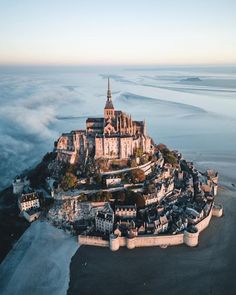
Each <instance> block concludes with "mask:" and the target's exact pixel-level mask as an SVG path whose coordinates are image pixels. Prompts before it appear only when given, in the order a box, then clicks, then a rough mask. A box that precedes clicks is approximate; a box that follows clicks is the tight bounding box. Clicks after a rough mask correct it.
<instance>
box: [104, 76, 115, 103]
mask: <svg viewBox="0 0 236 295" xmlns="http://www.w3.org/2000/svg"><path fill="white" fill-rule="evenodd" d="M107 86H108V87H107V101H106V105H105V109H114V107H113V103H112V98H111V88H110V79H109V77H108V85H107Z"/></svg>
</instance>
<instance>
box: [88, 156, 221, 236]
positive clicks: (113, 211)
mask: <svg viewBox="0 0 236 295" xmlns="http://www.w3.org/2000/svg"><path fill="white" fill-rule="evenodd" d="M175 153H177V152H175ZM178 155H179V156H178ZM178 155H177V154H176V157H177V158H178V164H177V165H171V164H164V161H162V156H161V153H159V154H158V156H159V161H157V163H158V164H157V165H156V166H155V168H154V170H153V172H152V173H151V174H150V175H149V177H148V178H147V180H146V183H145V184H144V187H143V189H142V192H141V193H139V200H141V201H142V204H143V205H141V206H140V205H139V207H138V206H137V204H133V205H124V204H116V203H111V204H110V205H109V213H108V211H107V207H106V209H105V206H107V205H105V206H104V210H103V209H102V208H100V211H99V212H97V214H95V216H94V224H95V230H96V232H100V233H101V234H102V235H109V234H112V233H113V234H115V235H118V236H127V235H133V236H138V235H144V234H153V235H159V234H164V233H168V234H173V235H174V234H177V233H180V232H183V231H184V230H185V229H187V228H189V227H191V226H194V225H196V224H198V223H199V222H200V221H201V220H203V219H204V218H206V217H207V216H208V215H209V213H210V211H211V209H212V207H213V204H214V197H215V195H216V193H217V186H218V174H217V172H214V171H213V170H207V171H206V172H205V173H200V172H199V171H198V170H197V169H196V168H195V167H194V165H193V163H192V162H187V161H186V160H185V159H183V158H182V156H181V155H180V154H179V153H178ZM148 188H149V189H150V190H151V192H147V189H148ZM107 204H108V203H107Z"/></svg>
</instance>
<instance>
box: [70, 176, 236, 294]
mask: <svg viewBox="0 0 236 295" xmlns="http://www.w3.org/2000/svg"><path fill="white" fill-rule="evenodd" d="M223 183H224V180H223ZM224 184H225V183H224ZM226 185H227V183H226ZM227 187H228V188H225V187H224V188H222V189H220V191H219V194H218V197H217V199H218V202H219V203H222V204H223V206H224V211H225V214H224V216H223V217H222V218H215V217H213V218H212V221H211V223H210V225H209V227H208V228H207V229H206V230H205V231H204V232H202V233H201V235H200V241H199V246H198V247H196V248H189V247H187V246H185V245H181V246H177V247H168V248H167V249H161V248H159V247H156V248H140V249H134V250H128V249H126V248H120V250H119V251H117V252H111V251H110V250H109V249H105V248H97V247H91V246H81V247H80V248H79V249H78V251H77V252H76V254H75V255H74V257H73V258H72V261H71V265H70V271H71V274H70V284H69V289H68V294H69V295H75V294H76V295H78V294H103V295H106V294H119V295H120V294H122V295H123V294H136V295H137V294H145V295H146V294H161V295H164V294H168V295H172V294H196V295H197V294H232V295H233V294H236V280H235V273H236V254H235V253H236V234H235V233H236V232H235V228H236V215H235V212H236V190H235V189H234V188H233V187H232V188H231V187H230V184H229V183H228V185H227Z"/></svg>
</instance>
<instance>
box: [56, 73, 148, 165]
mask: <svg viewBox="0 0 236 295" xmlns="http://www.w3.org/2000/svg"><path fill="white" fill-rule="evenodd" d="M55 148H56V151H57V158H58V159H59V160H61V161H69V162H70V163H75V162H76V161H77V160H79V159H81V158H82V159H84V158H85V157H86V155H88V154H94V155H95V158H108V159H110V158H117V159H125V158H129V157H130V156H132V155H133V154H134V153H135V151H136V150H137V149H141V150H142V151H143V152H145V153H151V152H152V150H153V149H152V139H151V137H149V136H148V135H147V131H146V123H145V121H134V120H133V119H132V117H131V115H128V114H126V113H124V112H122V111H118V110H115V108H114V106H113V102H112V95H111V89H110V81H109V79H108V90H107V100H106V104H105V107H104V117H102V118H88V119H87V120H86V130H77V131H71V132H70V133H64V134H62V136H61V137H60V138H59V139H58V141H57V142H56V143H55Z"/></svg>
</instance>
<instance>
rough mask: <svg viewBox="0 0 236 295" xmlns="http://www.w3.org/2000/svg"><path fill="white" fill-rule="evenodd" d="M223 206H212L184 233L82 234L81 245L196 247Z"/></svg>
mask: <svg viewBox="0 0 236 295" xmlns="http://www.w3.org/2000/svg"><path fill="white" fill-rule="evenodd" d="M220 210H222V206H219V205H216V206H214V205H212V208H211V210H210V212H209V214H208V216H207V217H206V218H204V219H203V220H202V221H200V222H199V223H198V224H196V225H195V226H194V229H195V230H194V231H191V232H190V231H188V230H185V231H184V232H183V233H179V234H176V235H158V236H156V235H145V236H137V237H133V238H127V237H119V236H116V235H114V234H111V235H110V240H109V241H106V240H103V239H102V238H100V237H90V236H83V235H80V236H79V237H78V241H79V244H80V245H91V246H101V247H109V248H110V249H111V250H112V251H117V250H118V249H119V248H120V247H124V246H126V247H127V248H128V249H134V248H139V247H153V246H160V247H167V246H175V245H180V244H186V245H187V246H189V247H195V246H197V245H198V238H199V233H200V232H201V231H203V230H204V229H205V228H207V227H208V225H209V223H210V220H211V217H212V215H213V216H217V217H219V216H221V215H220V214H221V212H220Z"/></svg>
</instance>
